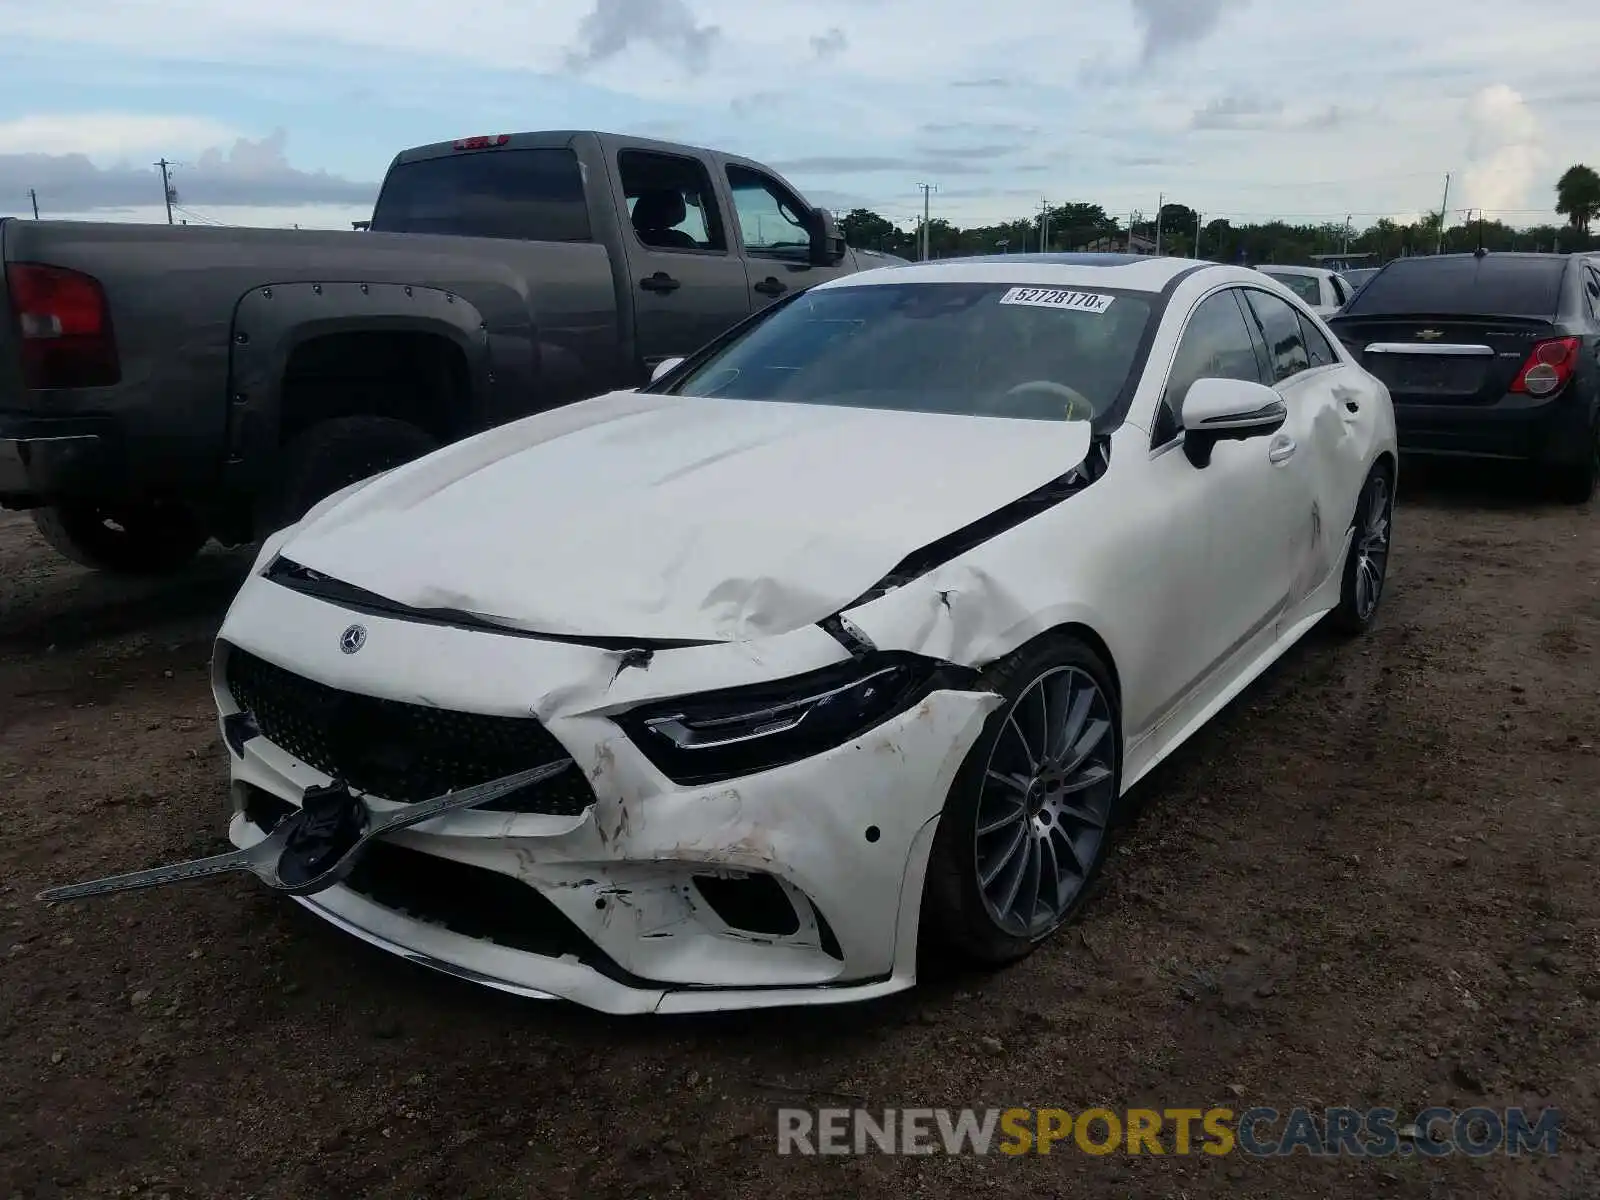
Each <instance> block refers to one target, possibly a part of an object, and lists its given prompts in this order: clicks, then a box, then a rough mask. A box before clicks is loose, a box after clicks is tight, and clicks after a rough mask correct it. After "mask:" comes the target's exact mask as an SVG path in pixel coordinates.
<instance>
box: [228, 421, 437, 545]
mask: <svg viewBox="0 0 1600 1200" xmlns="http://www.w3.org/2000/svg"><path fill="white" fill-rule="evenodd" d="M438 447H439V443H438V442H437V441H435V440H434V439H433V438H432V437H430V436H428V434H426V433H424V432H423V431H422V430H420V429H418V428H417V427H416V426H415V425H412V424H410V423H408V422H406V421H396V420H394V419H393V418H390V417H341V418H339V419H338V420H334V421H324V422H323V423H322V424H320V425H313V426H312V427H311V428H310V429H308V430H306V431H305V432H304V433H302V434H300V435H299V436H298V437H296V438H295V439H294V440H293V441H291V442H290V443H289V444H288V445H287V446H286V447H284V451H283V459H282V463H281V465H280V467H279V469H278V476H277V480H276V482H275V484H274V485H273V486H271V487H269V488H268V490H267V493H266V494H265V495H264V496H263V497H262V501H261V505H260V507H259V509H258V517H257V533H258V534H260V535H261V536H265V535H266V534H269V533H271V532H273V531H274V530H277V529H282V528H283V527H284V526H285V525H292V524H294V523H295V522H296V521H298V520H299V519H300V518H301V517H303V516H305V515H306V512H307V511H308V510H310V509H311V508H312V506H313V505H315V504H316V503H317V502H318V501H319V500H322V499H325V498H326V497H328V496H331V495H333V493H334V492H337V491H338V490H339V489H340V488H344V487H348V486H350V485H351V484H352V483H357V482H359V481H360V480H363V479H366V478H369V477H370V476H373V475H376V474H378V473H379V472H381V471H387V470H389V469H391V468H392V467H398V466H400V465H401V464H403V463H408V462H410V461H411V460H412V459H414V458H421V457H422V456H423V455H424V454H428V453H430V452H431V451H433V450H436V449H438Z"/></svg>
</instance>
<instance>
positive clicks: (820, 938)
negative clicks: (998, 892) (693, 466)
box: [213, 578, 999, 1013]
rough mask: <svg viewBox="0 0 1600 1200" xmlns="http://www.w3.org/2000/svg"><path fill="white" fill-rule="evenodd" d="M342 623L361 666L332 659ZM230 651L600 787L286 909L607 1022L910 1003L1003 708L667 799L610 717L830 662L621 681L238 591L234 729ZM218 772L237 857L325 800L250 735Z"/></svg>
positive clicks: (911, 726)
mask: <svg viewBox="0 0 1600 1200" xmlns="http://www.w3.org/2000/svg"><path fill="white" fill-rule="evenodd" d="M355 621H359V622H360V623H361V624H363V625H364V626H365V627H366V629H367V631H368V634H367V638H366V641H365V645H364V647H363V648H362V650H361V652H360V653H359V654H353V655H352V654H341V653H340V650H339V639H340V635H341V633H342V632H343V631H344V630H345V629H346V628H347V627H348V626H349V625H350V624H352V623H353V622H355ZM780 642H781V643H783V645H778V644H777V643H780ZM231 647H238V648H239V649H241V650H244V651H247V652H249V653H251V654H253V655H255V656H257V657H260V658H263V659H266V660H268V661H269V662H273V663H276V664H277V665H279V666H282V667H284V668H286V669H288V670H290V671H293V672H295V673H297V674H300V675H302V676H305V677H308V678H313V679H316V680H318V681H319V682H321V683H324V684H327V685H329V686H331V687H335V688H339V689H341V690H344V691H351V692H361V693H365V694H369V695H378V696H383V697H386V698H388V699H394V700H401V701H407V702H410V703H419V702H423V703H426V704H428V705H430V706H433V707H437V708H440V709H446V710H452V711H461V712H474V713H482V714H485V715H488V716H500V717H530V716H533V717H537V718H538V719H539V720H540V721H542V722H543V724H544V726H545V728H546V729H548V731H549V732H550V733H551V734H552V735H553V736H554V737H555V738H556V739H557V740H559V741H560V742H561V743H562V745H563V747H564V748H565V750H566V751H567V753H568V754H569V755H570V756H571V757H572V758H573V760H574V762H575V764H576V767H577V769H580V770H582V771H583V772H584V775H585V777H586V779H587V780H588V782H589V784H590V785H591V786H592V787H593V789H594V793H595V800H594V803H593V804H591V805H589V806H588V807H587V808H586V809H584V811H582V812H581V813H579V814H577V815H565V816H563V815H550V814H541V813H521V812H501V811H493V812H490V811H463V812H458V813H454V814H450V815H449V816H446V817H443V818H440V819H438V820H436V821H432V822H428V823H426V824H422V825H418V826H416V827H415V828H413V829H410V830H407V831H405V832H402V833H399V834H395V835H393V836H392V838H390V839H387V840H386V841H385V842H382V843H380V844H379V846H380V850H381V853H380V852H378V851H375V852H374V854H373V855H372V856H371V858H372V869H371V871H370V872H367V874H366V876H363V875H361V874H358V875H355V876H352V878H351V879H350V880H349V881H347V883H346V884H343V885H340V886H338V887H335V888H331V889H329V890H328V891H325V892H320V893H318V894H316V895H315V896H311V897H306V898H303V899H301V901H300V902H301V903H302V904H304V905H305V906H306V907H307V908H309V909H310V910H311V911H313V912H315V913H316V914H317V915H319V916H321V917H323V918H325V919H327V920H329V921H331V922H333V923H334V924H336V925H338V926H339V927H341V928H343V929H345V930H346V931H347V932H350V933H353V934H355V935H357V936H359V937H361V938H363V939H364V940H366V941H368V942H371V943H373V944H375V945H378V946H380V947H382V948H384V949H387V950H390V951H392V952H394V953H396V954H400V955H402V956H404V957H406V958H408V959H410V960H412V961H415V962H419V963H422V964H424V965H427V966H430V967H434V968H436V969H440V970H444V971H448V972H450V973H452V974H456V975H459V976H462V977H464V978H468V979H471V980H474V981H476V982H479V983H484V984H487V985H489V986H493V987H497V988H501V989H503V990H506V991H511V992H514V993H518V994H521V995H527V996H546V997H559V998H563V999H568V1000H572V1001H576V1002H578V1003H581V1004H584V1005H587V1006H589V1007H592V1008H597V1009H601V1010H604V1011H608V1012H618V1013H623V1012H652V1011H659V1012H687V1011H703V1010H713V1009H728V1008H746V1007H759V1006H776V1005H786V1004H817V1003H834V1002H842V1001H849V1000H859V999H865V998H869V997H872V996H877V995H883V994H886V993H889V992H893V991H897V990H900V989H902V988H905V987H909V986H910V985H911V984H912V983H913V982H914V980H915V961H916V942H917V924H918V918H919V913H920V905H921V897H922V884H923V877H924V873H925V870H926V865H927V860H928V854H929V850H930V848H931V846H932V840H933V835H934V831H935V829H936V827H937V823H938V816H939V813H940V811H941V809H942V808H943V805H944V800H945V796H946V794H947V793H948V791H949V788H950V785H951V782H952V780H953V779H954V777H955V774H956V771H957V770H958V768H959V767H960V765H961V762H962V760H963V759H964V758H965V756H966V753H967V751H968V750H969V749H970V747H971V746H972V744H973V743H974V741H976V739H977V737H978V735H979V733H980V731H981V730H982V727H983V724H984V721H985V719H986V718H987V716H988V714H989V712H990V711H992V709H993V708H994V707H995V706H996V705H997V704H998V703H999V700H998V698H997V697H995V696H993V695H990V694H987V693H979V692H959V691H939V692H934V693H933V694H931V695H930V696H928V697H927V698H926V699H925V700H923V701H922V702H921V703H920V704H918V705H916V706H914V707H913V708H912V709H910V710H908V711H906V712H903V713H901V714H899V715H897V716H895V717H893V718H891V719H890V720H888V721H887V722H886V723H884V724H883V725H881V726H879V727H878V728H876V729H874V730H872V731H871V732H870V733H867V734H865V735H863V736H861V737H860V738H858V739H856V740H855V741H853V742H850V743H847V744H845V745H842V746H839V747H836V748H834V749H832V750H829V751H826V752H824V753H821V754H818V755H816V756H814V757H812V758H809V759H806V760H804V761H802V762H799V763H795V764H792V765H790V766H786V767H781V768H777V769H774V770H770V771H766V772H763V773H761V774H759V775H754V776H749V777H746V778H742V779H736V780H732V781H729V782H726V783H721V784H715V785H710V786H705V787H681V786H678V785H675V784H673V783H672V782H671V781H669V780H667V779H666V778H664V777H663V776H662V775H661V774H660V773H659V772H658V771H657V770H656V769H655V768H654V767H653V766H652V765H651V764H650V763H649V762H648V761H647V760H646V759H645V757H644V755H643V754H642V753H641V752H640V751H639V750H638V749H637V748H636V747H635V746H634V745H633V743H632V742H631V741H630V740H629V738H628V737H627V736H625V735H624V734H623V733H622V731H621V730H620V729H619V728H618V726H617V725H616V724H615V723H614V722H613V721H612V720H611V719H610V714H612V713H615V712H617V711H619V710H620V709H622V708H626V707H631V706H632V705H633V704H634V703H638V702H640V701H642V700H645V699H653V698H658V697H660V696H668V695H674V694H682V692H683V691H685V690H687V689H686V687H685V685H686V683H688V682H689V681H690V680H691V679H694V678H697V677H698V678H700V679H701V680H703V682H702V684H701V686H702V687H704V688H707V689H710V688H717V687H723V686H734V685H736V684H739V683H745V682H752V681H754V680H755V679H757V678H763V677H765V678H772V677H781V676H782V675H785V674H789V673H797V672H798V671H799V670H804V669H808V668H810V667H818V666H822V665H825V664H826V663H828V662H830V661H836V660H837V658H838V656H839V655H840V653H841V652H842V651H841V648H840V647H839V646H838V645H837V643H834V642H833V641H832V640H831V639H829V638H828V637H827V635H826V634H823V633H822V632H821V631H820V630H801V631H797V633H796V634H792V635H789V636H788V637H786V638H783V639H774V642H773V644H771V645H770V646H764V647H763V654H762V656H761V661H760V663H757V661H756V659H755V656H754V655H753V654H752V653H751V651H750V650H749V649H748V648H745V647H738V646H715V647H704V648H694V649H688V650H674V651H667V652H663V653H661V654H659V655H658V656H657V657H656V659H655V661H654V662H653V663H652V664H651V665H650V666H649V667H648V668H645V669H637V668H635V669H630V670H627V671H625V672H623V673H622V674H618V673H617V662H618V655H617V654H616V653H614V652H608V651H602V650H598V649H592V648H588V647H582V646H573V645H567V644H559V643H552V642H546V641H539V640H535V639H530V638H521V637H511V636H503V635H499V634H493V633H483V632H478V631H468V630H460V629H453V628H448V627H440V626H431V625H420V624H415V623H411V622H405V621H396V620H390V619H386V618H381V617H369V616H361V617H356V616H355V615H353V614H352V613H350V612H348V611H346V610H344V609H341V608H337V607H335V606H333V605H330V604H327V603H324V602H322V601H319V600H315V599H312V598H310V597H307V596H303V595H300V594H298V593H296V592H292V591H289V590H287V589H284V588H280V587H278V586H276V585H275V584H272V583H269V582H267V581H264V580H261V579H257V578H252V579H250V580H249V581H248V582H247V583H246V585H245V587H244V589H243V590H242V591H241V593H240V595H239V597H238V599H237V600H236V601H235V603H234V606H233V608H232V610H231V611H230V612H229V615H228V618H227V620H226V622H225V623H224V625H223V628H222V631H221V634H220V643H219V648H218V655H217V662H216V665H215V667H214V679H213V683H214V687H215V689H216V696H217V703H218V707H219V712H220V713H221V715H222V717H223V719H224V721H226V718H227V716H228V714H230V713H232V712H235V711H237V705H236V704H235V703H234V700H233V698H232V696H231V694H230V692H229V690H228V687H227V683H226V679H227V672H226V663H227V656H228V654H229V653H230V652H231V650H230V648H231ZM532 681H539V682H538V683H537V684H535V683H533V682H532ZM230 755H231V757H232V765H231V774H232V800H233V816H232V820H231V822H230V826H229V836H230V839H231V840H232V841H233V842H234V844H235V845H239V846H245V845H249V844H252V843H253V842H255V841H257V840H259V839H260V838H261V837H263V836H264V835H265V826H264V825H263V824H261V823H260V820H261V818H260V817H259V815H258V814H259V813H260V812H262V811H264V809H265V808H269V807H271V806H272V805H278V806H280V807H281V806H282V805H284V804H294V803H297V802H298V800H299V797H300V796H301V795H302V794H303V792H304V790H305V789H306V788H307V787H310V786H315V785H321V784H326V783H328V782H329V777H328V776H327V775H325V774H323V773H322V772H320V771H318V770H316V769H314V768H312V767H310V766H308V765H306V764H304V763H302V762H299V761H298V760H296V759H295V758H294V757H293V756H292V755H291V754H290V753H288V752H287V751H286V750H285V749H283V748H282V747H280V746H278V745H275V744H274V743H272V742H270V741H268V740H267V739H266V738H265V737H260V736H258V737H254V738H251V739H249V740H247V741H244V742H243V743H242V745H240V746H237V747H232V746H230ZM530 765H531V764H530ZM373 803H374V805H375V807H376V806H378V802H376V801H374V802H373Z"/></svg>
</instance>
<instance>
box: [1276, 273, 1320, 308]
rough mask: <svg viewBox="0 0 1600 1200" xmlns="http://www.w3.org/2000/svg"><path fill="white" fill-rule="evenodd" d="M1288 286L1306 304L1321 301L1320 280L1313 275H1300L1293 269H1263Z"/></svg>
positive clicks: (1314, 303) (1315, 303)
mask: <svg viewBox="0 0 1600 1200" xmlns="http://www.w3.org/2000/svg"><path fill="white" fill-rule="evenodd" d="M1262 274H1263V275H1270V276H1272V277H1273V278H1274V279H1276V280H1277V281H1278V282H1279V283H1281V284H1283V286H1284V287H1286V288H1288V289H1289V290H1290V291H1291V292H1293V293H1294V294H1295V295H1296V296H1299V297H1300V299H1302V300H1304V301H1305V302H1306V303H1307V304H1311V305H1317V304H1321V303H1322V281H1321V280H1320V279H1318V278H1317V277H1316V276H1315V275H1301V274H1299V273H1298V272H1295V271H1263V272H1262Z"/></svg>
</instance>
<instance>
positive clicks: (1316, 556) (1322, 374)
mask: <svg viewBox="0 0 1600 1200" xmlns="http://www.w3.org/2000/svg"><path fill="white" fill-rule="evenodd" d="M1245 298H1246V303H1247V306H1248V308H1249V311H1250V314H1251V316H1252V318H1253V320H1254V323H1255V327H1256V330H1257V332H1258V333H1259V334H1260V336H1261V338H1262V341H1263V343H1264V344H1265V345H1266V346H1267V347H1270V349H1269V351H1268V382H1269V383H1270V384H1271V385H1272V386H1273V387H1274V388H1276V389H1277V392H1278V394H1279V395H1280V396H1282V397H1283V402H1284V405H1285V407H1287V408H1288V410H1289V419H1288V421H1286V422H1285V423H1284V427H1283V428H1282V429H1281V430H1280V431H1279V432H1278V433H1277V434H1276V435H1275V436H1274V438H1273V445H1274V446H1275V447H1276V450H1277V454H1278V456H1279V460H1278V461H1279V466H1280V467H1281V468H1282V469H1283V470H1285V471H1289V472H1291V473H1293V475H1294V476H1295V480H1294V488H1293V489H1292V490H1293V495H1294V499H1295V502H1296V503H1298V504H1300V505H1301V506H1302V507H1301V512H1300V514H1299V516H1298V518H1297V519H1296V520H1295V521H1293V522H1291V525H1290V529H1289V540H1288V547H1287V553H1288V555H1289V557H1290V559H1291V562H1292V582H1291V585H1290V599H1291V602H1292V603H1298V602H1299V601H1301V600H1303V599H1305V597H1306V596H1308V595H1309V594H1310V593H1311V592H1312V591H1313V590H1315V589H1316V587H1317V586H1318V585H1319V584H1321V583H1322V582H1323V581H1324V580H1325V579H1326V578H1327V577H1328V574H1329V573H1330V572H1331V571H1333V570H1334V568H1335V566H1336V565H1337V563H1338V562H1339V561H1340V554H1341V552H1342V551H1343V549H1344V533H1345V530H1346V529H1347V528H1348V527H1349V524H1350V520H1351V518H1352V517H1353V516H1354V514H1355V505H1356V496H1357V494H1358V492H1359V491H1360V488H1361V485H1362V483H1363V482H1364V479H1365V476H1364V474H1363V468H1364V466H1365V462H1364V457H1365V454H1366V447H1367V446H1368V445H1369V444H1370V435H1367V434H1366V431H1367V430H1370V428H1371V427H1372V426H1373V424H1374V423H1375V422H1376V420H1377V413H1376V411H1374V409H1373V401H1374V397H1372V396H1371V395H1369V394H1368V393H1367V392H1366V390H1365V389H1363V388H1362V386H1361V384H1360V381H1359V380H1358V379H1357V378H1355V377H1354V376H1355V375H1357V374H1358V373H1357V372H1355V371H1354V370H1353V368H1351V367H1350V366H1349V365H1348V364H1347V363H1345V361H1344V360H1343V359H1341V358H1340V357H1339V355H1338V353H1337V352H1336V351H1335V350H1334V348H1333V345H1332V344H1331V343H1330V342H1329V341H1328V339H1327V338H1326V337H1325V336H1324V335H1323V333H1322V331H1321V330H1320V329H1319V328H1318V327H1317V323H1316V321H1315V320H1313V319H1312V318H1311V316H1310V315H1309V314H1307V313H1305V312H1303V311H1301V310H1299V309H1297V308H1296V307H1295V306H1294V305H1292V304H1289V303H1288V302H1287V301H1284V300H1282V299H1280V298H1279V297H1277V296H1273V295H1269V294H1268V293H1266V292H1263V291H1260V290H1258V289H1255V288H1251V289H1249V290H1248V291H1246V293H1245ZM1367 387H1369V388H1370V387H1371V384H1370V383H1368V384H1367Z"/></svg>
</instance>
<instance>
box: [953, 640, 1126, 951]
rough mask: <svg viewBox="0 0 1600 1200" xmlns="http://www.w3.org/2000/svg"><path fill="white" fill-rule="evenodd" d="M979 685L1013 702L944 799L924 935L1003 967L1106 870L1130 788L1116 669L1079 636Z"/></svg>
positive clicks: (988, 728) (1037, 647) (1011, 664)
mask: <svg viewBox="0 0 1600 1200" xmlns="http://www.w3.org/2000/svg"><path fill="white" fill-rule="evenodd" d="M977 688H978V689H979V690H986V691H994V692H998V693H999V694H1000V695H1001V696H1003V697H1004V698H1005V702H1004V703H1003V704H1002V705H1001V706H1000V708H998V709H997V710H996V711H995V712H994V713H992V714H990V717H989V720H988V722H987V723H986V724H985V726H984V731H983V734H982V735H981V736H980V737H979V738H978V741H977V743H976V744H975V745H974V746H973V748H972V750H971V751H970V752H969V753H968V755H967V758H966V761H965V762H964V763H963V764H962V767H961V770H960V772H959V773H958V774H957V776H956V781H955V784H954V785H953V786H952V787H951V789H950V795H949V798H948V799H947V800H946V802H945V809H944V814H943V816H942V817H941V819H940V821H939V830H938V833H937V835H936V836H935V839H934V848H933V858H932V861H931V862H930V863H929V867H928V882H927V890H926V896H925V902H924V905H923V928H924V930H925V931H926V932H927V935H928V938H929V940H930V941H932V942H934V943H936V944H939V945H941V946H943V947H944V948H946V949H948V950H953V951H954V952H956V953H957V954H958V955H960V956H961V957H963V958H966V959H968V960H972V961H976V962H979V963H985V964H1000V963H1004V962H1009V961H1011V960H1013V959H1017V958H1021V957H1023V956H1024V955H1026V954H1027V953H1028V952H1029V951H1030V950H1032V949H1033V947H1034V946H1036V945H1038V944H1039V943H1040V942H1042V941H1043V940H1044V939H1045V938H1047V937H1049V936H1050V935H1051V934H1052V933H1054V932H1055V931H1056V930H1057V929H1058V928H1060V927H1061V926H1062V925H1063V924H1064V923H1065V922H1066V921H1067V920H1068V919H1069V918H1070V917H1071V916H1072V915H1073V914H1074V913H1075V912H1076V911H1077V909H1078V907H1079V905H1080V904H1081V903H1082V902H1083V900H1084V898H1085V897H1086V896H1087V894H1088V891H1089V885H1090V884H1091V883H1092V882H1093V880H1094V878H1095V876H1096V875H1097V874H1098V873H1099V871H1100V868H1101V865H1102V863H1103V862H1104V860H1105V855H1106V849H1107V839H1108V836H1109V830H1110V828H1111V824H1112V817H1113V814H1114V811H1115V809H1116V804H1117V796H1118V792H1119V790H1120V787H1121V747H1122V739H1121V717H1120V712H1119V705H1118V700H1117V695H1116V690H1115V688H1114V687H1113V686H1112V683H1111V674H1110V671H1109V670H1108V669H1107V667H1106V665H1105V664H1104V663H1103V662H1102V661H1101V659H1100V657H1099V656H1098V655H1097V654H1096V653H1095V652H1094V650H1093V649H1091V648H1090V647H1089V646H1087V645H1086V644H1084V642H1082V641H1081V640H1080V639H1078V638H1074V637H1067V636H1062V637H1052V638H1046V639H1042V640H1041V641H1038V642H1035V643H1032V644H1030V645H1029V646H1026V647H1024V648H1023V649H1021V650H1019V651H1018V652H1017V653H1015V654H1013V655H1011V656H1010V657H1008V658H1006V659H1003V660H1002V661H1001V662H999V663H997V664H996V665H995V666H993V667H991V668H990V669H989V670H988V671H986V672H985V674H984V678H983V680H982V681H981V682H980V683H979V684H978V685H977Z"/></svg>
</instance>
